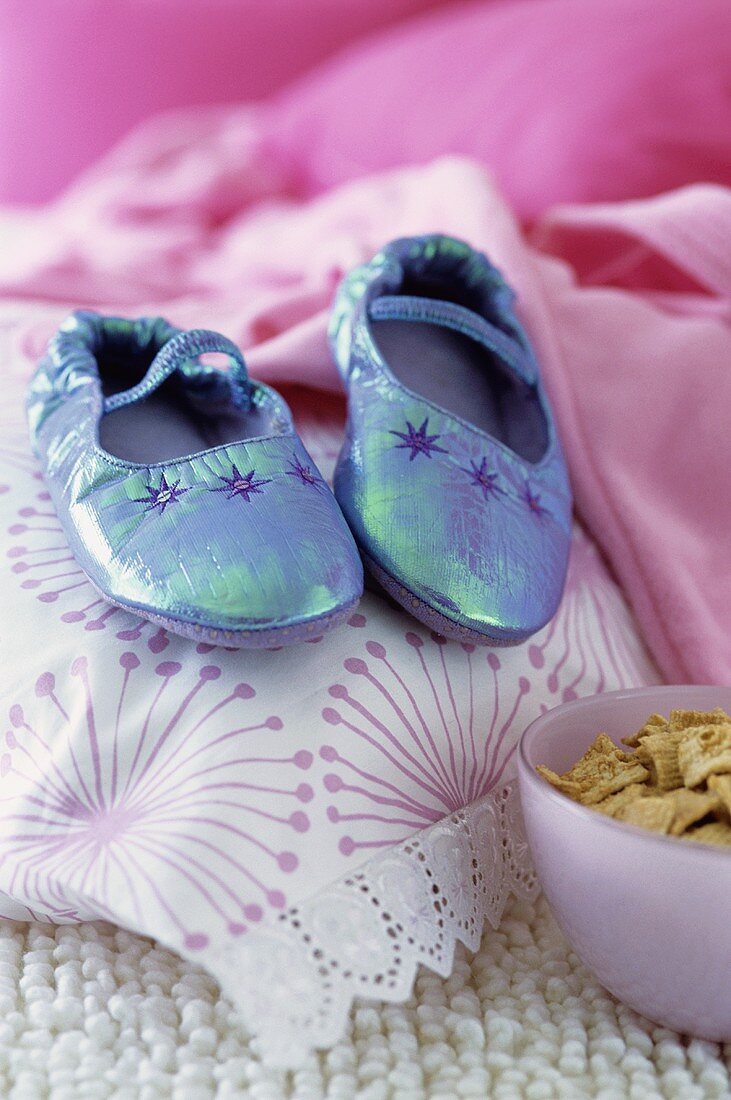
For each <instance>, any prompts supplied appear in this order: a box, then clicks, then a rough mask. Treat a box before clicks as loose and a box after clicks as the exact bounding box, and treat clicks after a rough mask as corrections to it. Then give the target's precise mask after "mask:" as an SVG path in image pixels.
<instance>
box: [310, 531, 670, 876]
mask: <svg viewBox="0 0 731 1100" xmlns="http://www.w3.org/2000/svg"><path fill="white" fill-rule="evenodd" d="M589 578H591V580H590V581H589ZM610 624H611V626H610ZM618 624H619V626H620V628H619V629H618ZM366 630H367V627H366ZM364 633H365V631H364ZM526 648H527V651H528V657H529V661H530V668H529V669H527V668H526V660H525V652H524V651H525V649H526ZM577 655H578V660H577ZM465 666H466V675H465ZM342 670H343V676H342V678H341V679H340V681H339V682H337V683H335V684H332V685H331V687H330V689H329V695H330V702H329V705H328V706H327V707H325V708H324V709H323V712H322V718H323V721H324V723H325V725H326V726H330V727H331V728H332V736H331V739H330V740H329V741H328V742H327V743H326V744H324V745H323V746H322V747H321V749H320V757H321V759H322V760H323V761H324V762H325V763H326V764H327V765H328V771H327V773H326V775H325V777H324V786H325V789H326V790H327V791H328V793H329V795H330V796H331V802H330V805H329V806H328V810H327V813H328V817H329V820H330V821H331V822H332V824H333V825H334V826H335V827H336V828H337V829H338V831H339V833H340V836H339V840H338V844H339V848H340V851H341V852H342V853H343V854H344V855H348V856H350V855H353V854H354V853H358V852H360V853H361V854H362V853H363V852H364V851H366V850H368V849H375V848H381V847H385V846H387V845H390V844H393V843H396V842H399V841H402V840H405V839H406V838H407V837H408V836H410V835H411V834H412V833H414V832H416V831H417V830H419V829H421V828H424V827H425V826H428V825H431V824H433V823H434V822H436V821H438V820H440V819H441V818H442V817H444V816H445V815H447V814H449V813H452V812H454V811H456V810H459V809H461V808H462V807H464V806H466V805H467V804H469V803H471V802H473V801H474V800H475V799H478V798H480V797H481V796H482V795H484V794H486V793H487V792H488V791H490V790H492V789H493V788H494V787H496V786H497V785H499V783H500V782H501V780H503V779H505V778H508V777H509V775H511V774H512V772H511V771H510V768H511V766H512V763H513V758H514V755H515V751H516V747H517V741H518V737H519V735H520V733H521V732H522V730H523V729H524V728H525V726H526V725H527V724H528V722H529V721H531V719H532V718H534V717H535V716H536V715H537V714H539V713H541V712H542V711H545V710H547V709H548V706H549V705H554V704H555V703H559V702H561V701H562V700H568V699H573V698H576V697H578V696H580V695H589V694H593V693H595V692H599V691H611V690H615V689H617V688H620V687H630V686H638V685H641V684H647V683H653V682H657V681H658V676H657V672H656V671H655V669H654V667H653V665H652V663H651V662H650V660H649V658H648V657H647V654H646V653H645V651H644V649H643V647H642V645H641V643H640V642H639V641H638V640H637V637H636V633H635V632H634V630H633V627H632V620H631V618H630V615H629V612H628V610H627V608H626V606H625V605H624V601H623V600H622V597H621V595H620V594H619V592H618V590H617V589H616V587H615V586H614V584H613V582H612V581H611V579H610V578H609V576H608V575H607V574H606V571H605V570H604V567H603V566H602V565H601V563H600V561H599V558H598V555H597V553H596V551H595V550H594V548H593V546H592V545H591V543H589V542H588V540H587V539H586V538H585V537H582V536H580V535H577V538H576V543H575V548H574V551H573V554H572V560H571V566H570V571H569V578H568V581H567V589H566V594H565V596H564V600H563V602H562V605H561V608H560V610H559V612H558V614H557V615H556V617H555V618H554V619H553V621H552V622H551V623H550V624H549V626H548V627H547V628H546V629H545V630H543V631H541V632H540V633H539V634H538V635H536V637H535V638H534V639H533V640H532V641H531V643H530V644H529V646H527V647H516V648H515V649H514V650H503V651H501V652H500V655H498V654H497V653H496V652H495V651H493V650H489V649H486V648H484V647H479V646H478V647H475V646H473V645H471V644H469V643H464V642H462V643H460V642H454V641H446V640H445V639H444V638H442V637H440V636H439V635H438V634H433V633H432V634H428V633H427V632H426V631H425V630H424V629H423V628H420V629H418V630H407V631H405V632H404V633H403V634H400V635H397V636H396V637H395V638H394V637H393V636H392V637H391V638H390V639H389V641H388V643H387V644H384V642H381V641H380V640H377V639H376V638H374V637H373V635H372V634H371V635H370V636H369V637H368V640H366V641H365V644H364V647H363V650H362V651H361V655H358V656H355V655H354V656H351V657H348V658H346V660H345V661H344V662H343V664H342ZM521 670H525V671H529V672H530V676H528V675H523V674H521ZM546 699H550V700H552V703H551V704H549V703H547V702H546V701H545V700H546Z"/></svg>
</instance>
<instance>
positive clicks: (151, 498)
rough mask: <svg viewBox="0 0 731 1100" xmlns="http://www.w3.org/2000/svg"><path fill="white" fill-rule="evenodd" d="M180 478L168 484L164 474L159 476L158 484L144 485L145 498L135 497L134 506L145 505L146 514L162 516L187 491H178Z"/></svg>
mask: <svg viewBox="0 0 731 1100" xmlns="http://www.w3.org/2000/svg"><path fill="white" fill-rule="evenodd" d="M179 485H180V478H178V479H177V481H173V482H172V484H171V483H169V482H168V479H167V478H166V476H165V474H161V475H160V484H159V485H158V486H155V485H146V486H145V489H146V491H147V496H146V497H135V498H134V503H135V504H146V505H147V507H146V508H145V511H146V512H155V511H157V512H158V514H159V515H162V514H163V512H164V511H165V509H166V508H169V507H170V505H171V504H177V502H178V501H179V500H180V498H181V497H182V496H183V494H184V493H187V492H188V491H189V487H188V489H179V488H178V486H179Z"/></svg>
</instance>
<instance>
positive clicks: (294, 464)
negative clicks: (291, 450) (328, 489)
mask: <svg viewBox="0 0 731 1100" xmlns="http://www.w3.org/2000/svg"><path fill="white" fill-rule="evenodd" d="M287 476H288V477H296V478H298V479H299V480H300V481H301V482H302V484H303V485H314V486H315V488H316V489H319V488H320V486H321V485H322V484H324V483H323V480H322V478H321V477H318V475H317V474H316V473H315V472H314V470H313V469H312V467H311V466H303V464H302V463H301V462H300V460H299V459H298V457H297V455H292V461H291V462H290V464H289V469H288V470H287Z"/></svg>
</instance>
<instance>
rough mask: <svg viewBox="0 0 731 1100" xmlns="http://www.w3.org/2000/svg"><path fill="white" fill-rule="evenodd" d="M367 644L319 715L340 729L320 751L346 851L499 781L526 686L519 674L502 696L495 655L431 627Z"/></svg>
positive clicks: (390, 838) (404, 830) (440, 812)
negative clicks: (367, 761) (367, 758)
mask: <svg viewBox="0 0 731 1100" xmlns="http://www.w3.org/2000/svg"><path fill="white" fill-rule="evenodd" d="M365 650H366V653H367V655H368V659H367V660H366V659H363V658H360V657H349V658H348V659H347V660H346V661H345V662H344V664H343V668H344V671H345V672H346V673H347V674H348V675H347V677H346V680H345V682H344V683H338V684H333V685H332V687H331V688H330V689H329V694H330V696H331V698H332V699H333V700H334V701H335V704H336V705H335V706H328V707H326V708H325V709H324V710H323V713H322V716H323V719H324V720H325V722H326V723H327V724H328V725H330V726H333V727H337V728H338V736H337V738H336V741H335V742H334V743H333V744H329V745H324V746H323V747H322V748H321V750H320V756H321V757H322V759H323V760H324V761H325V762H326V763H328V764H330V765H332V768H333V770H332V771H330V772H328V774H327V775H326V776H325V787H326V789H327V790H328V791H329V792H330V793H331V794H332V795H333V796H335V801H333V803H332V804H331V805H330V807H329V808H328V816H329V818H330V820H331V821H332V822H333V823H334V824H336V825H338V826H346V827H347V831H346V832H345V833H344V835H342V836H341V838H340V841H339V847H340V851H341V852H342V853H343V854H345V855H350V854H352V853H353V852H355V851H356V850H357V849H359V848H375V847H382V846H385V845H388V844H393V843H396V842H398V841H401V840H404V839H405V838H406V837H408V836H409V835H410V834H411V833H413V832H415V831H416V830H418V829H421V828H423V827H424V826H427V825H430V824H433V823H434V822H436V821H439V820H440V819H441V818H442V817H444V816H445V815H446V814H449V813H452V812H454V811H455V810H458V809H461V808H462V807H463V806H466V805H467V804H468V803H469V802H472V801H473V800H474V799H476V798H478V797H480V795H482V794H484V793H486V792H487V791H488V790H490V788H491V787H492V786H494V785H495V784H496V783H498V782H499V781H500V779H501V778H502V776H503V773H504V771H505V767H506V765H507V763H508V761H509V760H510V757H511V756H512V754H513V751H514V748H515V746H514V743H513V742H511V741H506V738H507V735H508V733H509V731H510V730H511V728H512V727H513V724H514V723H515V721H516V717H517V715H518V714H519V712H520V711H521V708H522V707H523V704H524V701H525V698H526V696H527V695H528V694H529V692H530V690H531V684H530V682H529V681H528V679H527V678H526V677H522V676H521V677H519V678H518V680H517V682H516V683H515V684H514V686H511V690H510V693H509V694H508V697H507V698H504V696H505V694H506V693H505V692H504V691H503V692H501V690H500V678H499V676H498V673H499V671H500V669H501V660H500V658H499V657H498V656H497V655H496V654H495V653H491V652H487V651H486V650H485V649H482V648H477V647H475V646H473V645H471V644H469V643H452V642H447V641H445V639H444V638H441V637H440V636H439V635H437V634H431V635H429V636H427V637H424V636H423V635H422V634H421V633H416V632H415V631H407V632H406V633H405V634H404V635H403V640H400V639H399V641H398V642H397V643H396V644H395V645H393V647H391V646H389V647H388V648H387V647H386V646H384V645H382V644H381V643H380V642H377V641H374V640H370V641H368V642H367V643H366V646H365ZM465 665H466V671H467V675H466V676H463V675H462V672H463V671H464V669H465ZM458 684H459V689H458ZM462 688H466V689H467V690H466V693H463V691H462ZM351 739H354V742H355V744H358V743H360V745H362V744H366V745H368V746H369V747H370V749H371V753H369V755H371V756H372V757H373V763H372V766H369V767H364V766H363V764H362V762H360V761H361V759H362V756H363V754H362V751H360V749H356V750H355V751H350V749H349V745H350V742H351Z"/></svg>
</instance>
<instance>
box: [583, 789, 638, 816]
mask: <svg viewBox="0 0 731 1100" xmlns="http://www.w3.org/2000/svg"><path fill="white" fill-rule="evenodd" d="M647 792H648V788H647V787H646V786H645V785H644V783H630V785H629V786H628V787H623V788H622V790H621V791H617V793H616V794H610V795H609V797H608V798H603V799H602V801H601V802H595V803H594V805H593V806H592V809H594V810H598V811H599V813H600V814H606V815H607V817H617V815H618V814H619V813H620V811H621V810H623V809H624V807H625V806H629V804H630V803H631V802H636V801H637V799H638V798H644V797H645V795H646V794H647Z"/></svg>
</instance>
